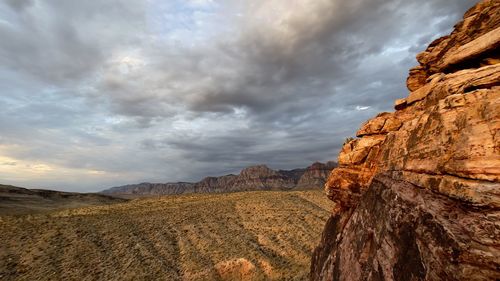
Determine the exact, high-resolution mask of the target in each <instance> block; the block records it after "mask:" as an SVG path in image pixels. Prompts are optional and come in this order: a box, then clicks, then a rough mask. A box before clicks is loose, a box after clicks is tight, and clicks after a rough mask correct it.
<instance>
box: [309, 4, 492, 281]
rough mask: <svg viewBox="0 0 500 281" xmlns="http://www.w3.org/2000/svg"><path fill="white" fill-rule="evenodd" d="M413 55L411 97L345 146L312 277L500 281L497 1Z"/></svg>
mask: <svg viewBox="0 0 500 281" xmlns="http://www.w3.org/2000/svg"><path fill="white" fill-rule="evenodd" d="M417 59H418V61H419V63H420V65H419V66H418V67H415V68H413V69H411V70H410V75H409V77H408V79H407V85H408V89H409V90H410V94H409V95H408V97H407V98H405V99H401V100H397V101H396V103H395V107H396V111H395V112H394V113H381V114H379V115H378V116H376V117H375V118H373V119H371V120H369V121H368V122H366V123H365V124H363V125H362V127H361V128H360V130H359V131H358V132H357V137H358V138H357V139H355V140H352V141H350V142H348V143H346V144H345V145H344V147H343V148H342V151H341V153H340V155H339V157H338V162H339V168H337V169H335V170H333V171H332V173H331V175H330V177H329V179H328V181H327V183H326V185H325V190H326V192H327V195H328V196H329V198H331V199H332V200H333V201H335V202H336V207H335V210H334V214H333V215H332V217H331V218H330V220H329V221H328V223H327V225H326V227H325V230H324V233H323V237H322V241H321V244H320V245H319V246H318V248H317V249H316V250H315V252H314V254H313V259H312V265H311V280H498V279H500V2H498V1H481V2H479V3H478V4H477V5H476V6H474V7H473V8H471V9H470V10H469V11H468V12H467V13H466V14H465V16H464V19H463V21H461V22H460V23H458V24H457V25H456V26H455V30H454V31H453V32H452V33H451V34H450V35H449V36H445V37H443V38H440V39H438V40H436V41H434V42H433V43H431V44H430V46H429V47H428V48H427V50H425V51H424V52H423V53H421V54H419V55H418V56H417Z"/></svg>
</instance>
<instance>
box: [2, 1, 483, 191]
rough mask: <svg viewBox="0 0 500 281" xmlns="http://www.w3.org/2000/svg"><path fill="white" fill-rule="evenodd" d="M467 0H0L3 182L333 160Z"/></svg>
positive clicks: (141, 177)
mask: <svg viewBox="0 0 500 281" xmlns="http://www.w3.org/2000/svg"><path fill="white" fill-rule="evenodd" d="M474 3H475V1H471V0H419V1H410V0H350V1H345V0H314V1H311V0H272V1H269V0H252V1H250V0H247V1H244V0H221V1H216V0H184V1H182V0H167V1H165V0H137V1H133V0H105V1H80V0H45V1H42V0H2V1H0V106H1V109H2V110H1V111H0V183H3V184H12V185H17V186H23V187H28V188H49V189H55V190H66V191H79V192H94V191H99V190H102V189H105V188H108V187H112V186H116V185H123V184H130V183H138V182H145V181H148V182H176V181H198V180H200V179H201V178H203V177H205V176H208V175H212V176H219V175H224V174H228V173H235V174H237V173H238V172H239V170H241V169H242V168H244V167H246V166H250V165H255V164H267V165H268V166H269V167H271V168H274V169H292V168H298V167H306V166H308V165H310V164H311V163H312V162H314V161H328V160H335V159H336V157H337V153H338V151H339V149H340V148H341V146H342V143H343V141H344V139H345V138H346V137H352V136H354V135H355V132H356V130H357V129H358V128H359V127H360V125H361V124H362V123H363V122H364V121H365V120H367V119H369V118H371V117H373V116H375V115H376V114H377V113H379V112H382V111H393V101H394V100H395V99H397V98H402V97H406V96H407V95H408V90H407V89H406V86H405V81H406V77H407V74H408V70H409V69H410V68H411V67H413V66H415V65H417V62H416V60H415V56H416V54H417V53H419V52H421V51H423V50H424V49H425V48H426V46H427V45H428V44H429V43H430V42H431V41H432V40H433V39H436V38H438V37H439V36H442V35H445V34H448V33H449V32H450V31H451V30H452V27H453V25H454V24H455V23H456V22H457V21H458V20H459V19H461V17H462V15H463V13H464V12H465V11H466V10H467V9H468V8H470V7H471V6H472V5H474Z"/></svg>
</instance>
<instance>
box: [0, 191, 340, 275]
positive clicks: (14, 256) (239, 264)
mask: <svg viewBox="0 0 500 281" xmlns="http://www.w3.org/2000/svg"><path fill="white" fill-rule="evenodd" d="M331 207H332V206H331V203H330V202H329V201H328V199H327V198H326V197H325V196H324V195H323V193H322V191H319V190H313V191H293V192H279V191H277V192H274V191H267V192H266V191H264V192H241V193H230V194H211V195H210V194H197V195H181V196H170V197H160V198H149V199H137V200H133V201H130V202H127V203H120V204H114V205H106V206H94V207H85V208H79V209H72V210H63V211H54V212H50V213H44V214H37V215H26V216H20V217H12V216H3V217H0V241H1V244H0V280H306V279H307V276H308V272H309V264H310V255H311V251H312V249H313V247H314V246H315V245H316V244H317V243H318V241H319V238H320V233H321V230H322V228H323V226H324V224H325V221H326V219H327V218H328V216H329V213H330V209H331Z"/></svg>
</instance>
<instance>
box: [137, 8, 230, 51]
mask: <svg viewBox="0 0 500 281" xmlns="http://www.w3.org/2000/svg"><path fill="white" fill-rule="evenodd" d="M218 8H219V5H218V4H217V3H215V2H213V1H211V0H191V1H186V0H169V1H161V0H150V1H148V7H147V9H146V22H147V26H148V29H149V32H150V33H151V35H153V37H154V38H156V39H159V40H162V41H170V42H175V43H181V44H186V45H192V44H196V43H201V42H202V41H205V40H208V39H210V38H213V37H214V36H215V35H216V34H217V33H218V30H219V29H220V28H221V25H220V21H219V20H218V17H217V16H216V15H217V10H218Z"/></svg>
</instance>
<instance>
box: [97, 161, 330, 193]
mask: <svg viewBox="0 0 500 281" xmlns="http://www.w3.org/2000/svg"><path fill="white" fill-rule="evenodd" d="M335 167H336V163H335V162H328V163H326V164H323V163H319V162H316V163H314V164H312V165H311V166H309V167H307V168H306V169H294V170H279V171H275V170H272V169H270V168H269V167H267V166H266V165H258V166H251V167H248V168H245V169H243V170H242V171H241V173H240V174H239V175H225V176H221V177H206V178H204V179H202V180H201V181H199V182H196V183H189V182H179V183H140V184H132V185H125V186H118V187H113V188H110V189H107V190H104V191H103V192H102V193H104V194H115V195H116V194H121V195H130V194H133V195H170V194H181V193H218V192H234V191H249V190H271V189H273V190H281V189H285V190H286V189H294V188H297V189H299V188H300V189H307V188H321V187H323V186H324V184H325V182H326V179H327V178H328V175H329V174H330V172H331V171H332V169H333V168H335Z"/></svg>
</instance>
